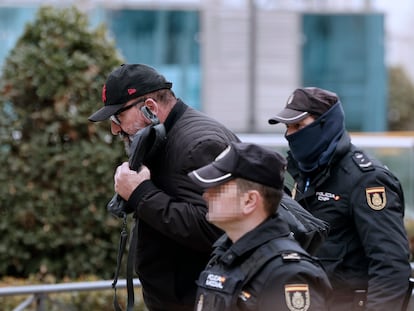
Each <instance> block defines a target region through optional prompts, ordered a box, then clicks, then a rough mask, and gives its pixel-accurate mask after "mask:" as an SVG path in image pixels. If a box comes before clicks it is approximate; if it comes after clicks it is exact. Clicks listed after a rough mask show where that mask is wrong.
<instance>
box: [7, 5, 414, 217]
mask: <svg viewBox="0 0 414 311" xmlns="http://www.w3.org/2000/svg"><path fill="white" fill-rule="evenodd" d="M40 5H53V6H60V7H63V6H69V5H76V6H77V7H78V8H80V9H81V10H82V11H83V12H85V13H86V14H87V15H88V17H89V19H90V23H91V26H92V27H94V26H96V25H98V24H100V23H105V24H106V25H107V28H108V30H109V34H110V36H111V37H112V38H113V40H114V41H115V43H116V46H117V48H118V49H119V51H120V52H121V54H122V55H123V57H124V59H125V62H128V63H135V62H139V63H146V64H149V65H152V66H154V67H156V68H157V69H158V70H159V71H160V72H162V73H163V74H164V75H165V76H166V77H167V78H168V79H169V80H171V81H172V82H173V83H174V85H173V90H174V91H175V93H176V94H177V96H179V97H180V98H182V99H183V100H184V101H185V102H186V103H187V104H188V105H190V106H193V107H195V108H197V109H199V110H201V111H204V112H205V113H207V114H208V115H210V116H212V117H214V118H216V119H218V120H219V121H221V122H223V123H224V124H226V125H227V126H228V127H229V128H231V129H232V130H234V131H235V132H237V133H239V134H241V135H244V136H243V137H242V138H243V139H244V140H250V141H253V142H256V143H261V144H265V145H271V146H276V147H277V148H279V150H280V151H284V150H286V141H285V140H284V138H283V135H282V134H283V132H284V126H270V125H269V124H268V122H267V120H268V119H269V117H270V116H272V115H273V114H274V113H275V112H276V111H279V110H280V109H282V107H283V106H284V105H285V102H286V100H287V98H288V97H289V95H290V94H291V92H292V91H293V90H294V89H296V88H297V87H300V86H318V87H321V88H326V89H329V90H332V91H334V92H336V93H337V94H338V95H339V96H340V98H341V100H342V103H343V106H344V109H345V113H346V126H347V128H348V129H349V130H350V131H351V132H353V133H354V134H355V133H356V132H363V133H365V136H364V135H362V136H360V135H353V141H354V142H355V143H356V144H357V145H359V146H361V147H365V148H368V149H369V150H370V151H371V152H372V153H373V154H374V155H376V156H377V157H379V158H380V159H381V160H383V161H384V163H385V164H387V165H388V166H389V167H390V168H391V169H392V170H393V171H394V172H395V173H396V175H397V176H398V177H399V178H400V180H401V181H402V184H403V187H404V189H405V192H406V201H407V206H408V213H409V214H410V215H412V217H413V218H414V138H413V137H411V136H408V137H407V136H406V137H394V136H393V137H391V138H390V137H389V136H388V137H385V138H384V136H380V137H378V136H377V137H375V136H366V135H367V133H368V132H386V131H387V130H388V124H389V123H388V120H387V119H388V114H389V90H388V88H389V83H388V80H389V69H390V68H391V67H401V68H402V69H403V70H404V72H405V73H406V74H407V76H408V77H409V79H411V81H414V62H413V61H412V57H413V56H412V55H413V50H414V32H413V31H412V28H413V27H414V18H413V17H414V1H412V0H399V1H398V5H396V4H394V3H392V1H389V0H152V1H151V0H148V1H145V0H89V1H88V0H77V1H75V0H72V1H70V0H49V1H39V0H13V1H8V0H0V65H1V64H2V63H3V61H4V59H5V57H6V56H7V54H8V52H9V51H10V49H12V48H13V47H14V45H15V43H16V40H17V39H18V38H19V36H20V35H21V34H22V32H23V29H24V26H25V24H26V23H27V22H30V21H31V20H32V19H34V16H35V14H36V11H37V8H38V7H39V6H40Z"/></svg>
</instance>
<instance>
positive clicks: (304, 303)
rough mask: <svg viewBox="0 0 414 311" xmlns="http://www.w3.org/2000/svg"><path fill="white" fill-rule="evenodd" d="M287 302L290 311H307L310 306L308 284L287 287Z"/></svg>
mask: <svg viewBox="0 0 414 311" xmlns="http://www.w3.org/2000/svg"><path fill="white" fill-rule="evenodd" d="M285 300H286V305H287V307H288V309H289V310H290V311H307V310H308V309H309V306H310V296H309V286H308V284H288V285H285Z"/></svg>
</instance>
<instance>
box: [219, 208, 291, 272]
mask: <svg viewBox="0 0 414 311" xmlns="http://www.w3.org/2000/svg"><path fill="white" fill-rule="evenodd" d="M289 235H290V230H289V227H288V225H287V224H286V223H285V222H284V221H283V220H281V219H280V217H279V216H278V215H277V214H276V215H274V216H273V217H271V218H268V219H267V220H265V221H264V222H263V223H262V224H260V225H259V226H257V227H256V228H255V229H253V230H252V231H249V232H248V233H246V234H245V235H243V236H242V237H241V238H240V239H239V240H237V242H236V243H234V244H233V243H232V242H231V240H230V239H229V238H228V236H227V235H223V236H222V237H221V238H220V239H219V240H218V241H217V242H216V243H215V244H214V245H215V247H216V249H215V251H214V254H215V255H219V256H220V261H221V262H223V263H224V264H225V265H231V264H232V263H233V262H234V261H235V260H236V259H237V258H240V257H244V256H249V255H250V254H251V253H252V252H253V251H254V250H255V249H257V248H258V247H259V246H261V245H263V244H265V243H266V242H268V241H270V240H272V239H276V238H282V237H287V236H289Z"/></svg>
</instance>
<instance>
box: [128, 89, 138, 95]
mask: <svg viewBox="0 0 414 311" xmlns="http://www.w3.org/2000/svg"><path fill="white" fill-rule="evenodd" d="M136 92H137V89H128V94H129V95H132V94H134V93H136Z"/></svg>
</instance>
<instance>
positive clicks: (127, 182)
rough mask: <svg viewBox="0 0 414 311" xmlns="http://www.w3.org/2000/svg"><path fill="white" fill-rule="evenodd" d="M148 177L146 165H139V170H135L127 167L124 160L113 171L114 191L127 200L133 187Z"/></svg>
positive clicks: (149, 176)
mask: <svg viewBox="0 0 414 311" xmlns="http://www.w3.org/2000/svg"><path fill="white" fill-rule="evenodd" d="M150 178H151V173H150V171H149V169H148V168H147V167H146V166H144V165H143V166H141V170H140V171H139V172H136V171H133V170H131V169H130V168H129V164H128V162H124V163H122V164H121V165H120V166H118V167H117V169H116V172H115V176H114V181H115V192H116V193H118V194H119V195H120V196H121V197H122V198H123V199H124V200H126V201H128V199H129V197H130V196H131V194H132V192H133V191H134V190H135V188H136V187H138V186H139V185H140V184H141V183H142V182H143V181H145V180H148V179H150Z"/></svg>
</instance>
